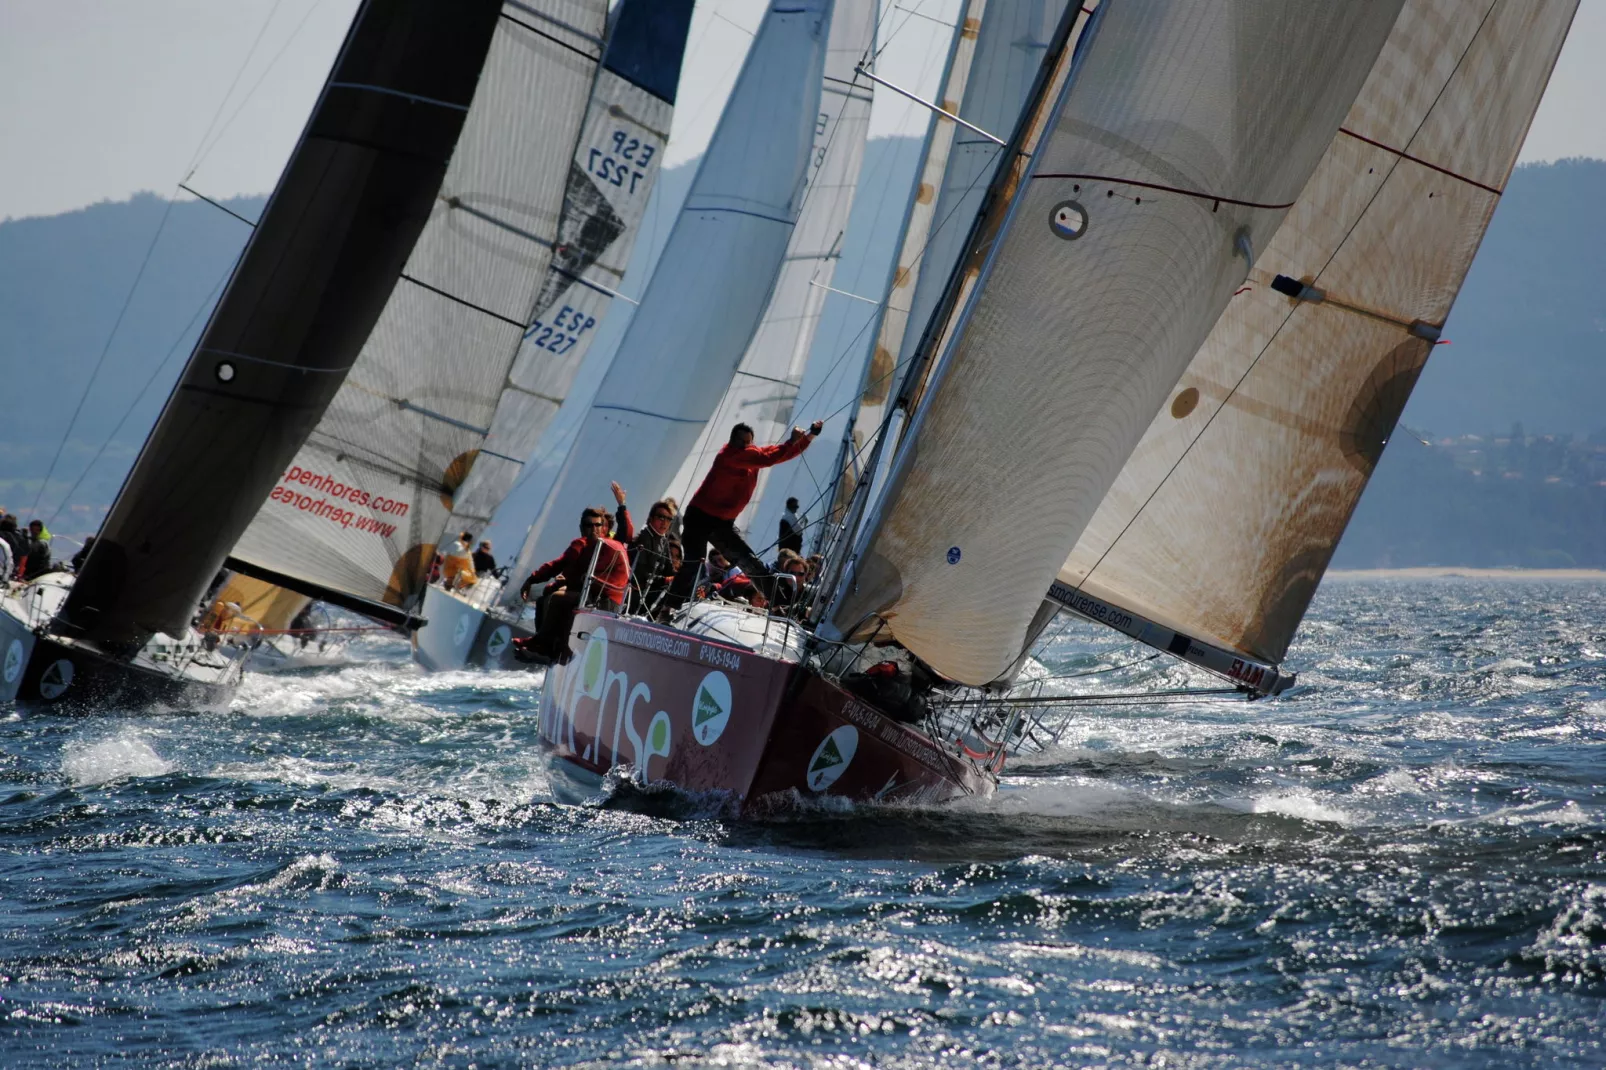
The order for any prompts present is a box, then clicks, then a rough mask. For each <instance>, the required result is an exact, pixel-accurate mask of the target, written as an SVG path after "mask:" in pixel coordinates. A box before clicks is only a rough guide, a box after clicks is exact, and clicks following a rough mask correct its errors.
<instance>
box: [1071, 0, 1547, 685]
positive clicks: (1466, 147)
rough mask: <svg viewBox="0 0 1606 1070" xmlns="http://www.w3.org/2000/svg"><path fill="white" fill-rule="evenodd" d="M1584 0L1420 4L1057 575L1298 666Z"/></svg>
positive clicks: (1400, 25) (1232, 645) (1218, 640)
mask: <svg viewBox="0 0 1606 1070" xmlns="http://www.w3.org/2000/svg"><path fill="white" fill-rule="evenodd" d="M1575 6H1576V5H1575V3H1574V2H1573V0H1543V2H1536V3H1521V2H1513V0H1493V2H1488V0H1477V2H1472V0H1408V2H1407V3H1406V5H1405V6H1404V9H1403V11H1402V13H1401V15H1400V18H1399V19H1398V21H1397V22H1396V24H1395V27H1394V30H1393V32H1392V33H1391V35H1390V38H1389V41H1388V42H1387V44H1386V45H1385V47H1384V50H1383V52H1382V54H1381V55H1380V57H1379V59H1378V62H1377V64H1376V66H1375V67H1374V69H1373V71H1372V72H1371V74H1370V76H1369V78H1368V81H1367V83H1366V86H1365V87H1364V88H1363V90H1362V91H1361V93H1360V95H1359V96H1358V97H1357V99H1356V101H1355V104H1354V106H1353V108H1352V109H1351V113H1350V115H1349V116H1347V117H1346V119H1345V121H1344V123H1343V124H1342V125H1341V127H1340V129H1339V131H1338V132H1337V134H1336V136H1335V137H1334V138H1333V140H1332V143H1331V145H1330V146H1329V147H1328V149H1327V152H1326V155H1325V156H1324V158H1323V160H1322V162H1321V163H1320V165H1318V167H1317V169H1316V171H1315V172H1314V174H1313V175H1312V177H1311V179H1310V181H1309V183H1308V184H1307V185H1306V188H1305V189H1304V190H1303V191H1302V193H1301V195H1300V198H1299V204H1298V205H1296V207H1295V208H1294V209H1293V210H1292V212H1291V213H1290V215H1289V217H1288V220H1287V221H1286V222H1285V223H1284V225H1283V227H1282V229H1280V230H1279V231H1278V233H1277V235H1276V236H1275V238H1274V239H1273V240H1272V242H1271V243H1270V244H1269V246H1268V247H1267V249H1266V251H1265V253H1264V255H1263V256H1262V257H1261V258H1260V261H1259V263H1258V264H1257V266H1256V268H1255V270H1254V272H1252V273H1251V276H1250V278H1249V279H1248V280H1247V289H1245V290H1244V292H1242V293H1240V294H1239V295H1237V296H1235V297H1234V299H1233V301H1232V302H1231V304H1230V305H1229V306H1228V309H1227V310H1226V312H1225V313H1224V314H1223V316H1222V318H1221V319H1220V321H1219V322H1218V323H1217V324H1216V325H1215V327H1214V328H1213V330H1212V331H1211V333H1210V335H1209V337H1208V338H1207V339H1206V341H1205V343H1204V345H1203V346H1202V347H1201V349H1200V350H1199V352H1198V353H1197V354H1196V355H1195V356H1194V358H1193V359H1192V361H1191V362H1190V364H1189V367H1188V369H1187V371H1186V372H1185V373H1184V375H1183V376H1182V378H1181V380H1180V381H1179V382H1178V383H1177V384H1176V386H1175V388H1174V390H1173V391H1172V394H1171V402H1170V404H1169V405H1168V406H1166V407H1163V408H1162V409H1161V411H1160V412H1159V414H1158V415H1156V416H1155V417H1154V420H1153V421H1152V423H1151V424H1150V426H1149V427H1148V429H1147V430H1146V432H1145V434H1144V436H1143V439H1142V441H1141V443H1140V444H1139V446H1138V448H1137V449H1136V450H1135V451H1134V453H1133V454H1132V457H1131V459H1130V460H1129V461H1128V463H1127V465H1126V466H1125V468H1123V470H1122V472H1121V474H1120V476H1119V477H1118V478H1117V480H1116V481H1115V483H1114V484H1113V485H1112V487H1111V489H1110V491H1109V493H1108V494H1107V495H1106V497H1105V499H1104V501H1103V502H1102V503H1101V504H1100V506H1099V509H1098V511H1097V513H1095V515H1094V518H1093V520H1092V521H1091V522H1090V523H1089V525H1088V527H1087V529H1086V530H1085V531H1084V532H1083V534H1082V536H1081V538H1080V539H1079V540H1078V542H1077V545H1076V547H1075V548H1074V550H1073V551H1072V553H1071V554H1070V555H1069V557H1068V559H1067V560H1066V562H1065V563H1064V565H1063V566H1062V568H1061V569H1060V571H1059V575H1058V578H1057V582H1058V583H1059V584H1060V585H1064V586H1068V587H1071V588H1074V589H1076V590H1078V591H1080V592H1083V593H1085V594H1087V595H1090V596H1093V597H1096V598H1100V599H1104V600H1106V601H1109V602H1111V603H1115V604H1119V605H1121V606H1123V607H1126V608H1127V609H1128V610H1130V611H1131V612H1133V613H1137V614H1141V615H1144V616H1147V617H1151V618H1154V619H1158V620H1163V621H1165V622H1167V623H1168V624H1170V625H1173V626H1175V627H1177V628H1178V629H1181V630H1184V631H1187V632H1189V633H1190V634H1194V635H1197V636H1200V637H1201V638H1202V639H1205V640H1208V641H1209V642H1212V643H1215V644H1217V645H1219V646H1221V647H1223V648H1225V649H1227V650H1231V651H1235V652H1237V653H1238V654H1240V655H1241V656H1244V657H1247V658H1255V659H1259V660H1260V661H1263V662H1267V663H1273V664H1275V663H1279V662H1281V661H1282V660H1283V658H1284V657H1285V656H1286V654H1287V651H1288V646H1289V643H1290V641H1291V640H1292V637H1293V635H1294V632H1295V630H1296V629H1297V627H1298V625H1299V623H1300V621H1301V620H1302V619H1303V616H1304V613H1305V610H1306V608H1307V607H1308V605H1309V602H1310V599H1311V597H1312V596H1313V595H1314V593H1315V590H1316V587H1317V584H1318V583H1319V582H1320V579H1321V576H1322V574H1323V572H1324V571H1325V570H1326V567H1327V563H1328V561H1329V560H1330V559H1331V556H1332V553H1333V550H1334V548H1335V547H1336V545H1337V543H1338V540H1339V537H1340V536H1341V535H1342V533H1343V530H1344V528H1345V526H1346V525H1347V523H1348V520H1349V517H1350V515H1351V514H1352V512H1353V510H1354V507H1355V505H1356V503H1357V502H1358V500H1359V497H1360V494H1361V491H1362V490H1363V489H1364V487H1365V486H1366V483H1367V480H1368V479H1369V478H1370V475H1371V473H1372V471H1373V469H1374V468H1375V466H1376V464H1377V462H1378V460H1379V458H1380V456H1381V454H1382V450H1383V446H1384V444H1385V443H1386V442H1387V440H1388V439H1389V437H1390V436H1391V435H1392V433H1393V431H1394V428H1395V426H1396V423H1397V421H1398V418H1399V414H1400V411H1401V410H1402V409H1403V407H1404V405H1405V402H1406V399H1407V398H1408V397H1409V394H1410V391H1411V389H1412V387H1413V386H1414V385H1415V382H1416V379H1417V377H1418V376H1419V375H1420V373H1421V369H1422V366H1423V365H1424V364H1425V362H1426V361H1427V360H1428V358H1429V356H1430V354H1431V353H1432V352H1433V348H1434V342H1435V341H1436V340H1437V339H1438V334H1439V328H1440V326H1441V325H1442V324H1443V323H1444V322H1445V320H1446V318H1447V316H1448V314H1449V311H1450V307H1451V304H1452V303H1453V301H1454V299H1455V295H1456V292H1457V290H1458V289H1459V287H1460V285H1461V281H1462V279H1463V278H1464V277H1465V274H1466V270H1467V268H1468V267H1469V265H1470V263H1471V260H1472V256H1473V253H1474V252H1475V251H1476V249H1477V246H1478V243H1479V241H1480V240H1481V238H1482V235H1483V232H1484V228H1485V227H1486V225H1487V223H1488V220H1489V218H1490V216H1491V215H1492V213H1493V211H1494V208H1495V205H1496V203H1497V201H1498V198H1499V194H1500V191H1501V189H1503V188H1504V185H1505V182H1506V179H1507V177H1508V176H1509V174H1510V170H1511V167H1512V166H1513V165H1514V163H1515V159H1516V156H1517V153H1518V150H1519V149H1520V146H1521V143H1522V139H1523V136H1524V134H1525V132H1526V130H1527V126H1528V123H1529V121H1530V120H1531V117H1532V114H1533V111H1534V109H1535V107H1536V106H1537V104H1538V101H1539V98H1540V96H1541V94H1542V92H1543V89H1544V86H1545V83H1546V81H1547V80H1548V77H1549V72H1550V70H1551V67H1552V65H1553V64H1554V61H1555V57H1556V54H1557V52H1558V51H1559V49H1560V46H1561V42H1562V40H1563V38H1564V37H1565V34H1566V30H1567V27H1568V25H1569V23H1570V21H1571V17H1572V14H1573V11H1574V9H1575Z"/></svg>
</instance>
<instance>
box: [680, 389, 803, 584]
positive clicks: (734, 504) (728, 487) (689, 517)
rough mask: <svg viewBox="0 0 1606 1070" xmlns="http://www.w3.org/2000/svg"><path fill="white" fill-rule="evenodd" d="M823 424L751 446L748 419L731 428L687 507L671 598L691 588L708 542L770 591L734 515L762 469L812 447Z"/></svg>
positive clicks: (767, 578) (739, 511) (766, 575)
mask: <svg viewBox="0 0 1606 1070" xmlns="http://www.w3.org/2000/svg"><path fill="white" fill-rule="evenodd" d="M822 426H823V421H820V420H815V421H814V422H813V423H812V424H810V425H809V429H808V430H807V431H805V430H803V429H802V428H801V427H794V428H792V434H791V437H789V438H788V439H787V440H786V441H785V442H779V443H776V444H775V445H773V446H755V445H753V429H752V428H751V427H748V426H747V425H746V424H737V425H736V426H735V427H733V428H731V437H730V441H729V442H728V443H726V444H725V445H724V446H722V447H720V450H719V453H717V454H715V455H714V464H713V467H712V468H710V469H709V470H708V475H707V476H705V477H703V482H702V485H701V486H699V487H698V488H697V493H696V494H693V495H692V499H691V503H690V504H689V505H687V506H686V519H685V526H684V531H685V536H684V538H683V539H682V540H681V542H682V546H683V548H684V550H685V554H686V563H685V564H683V565H681V567H680V572H679V573H678V574H677V575H676V576H675V584H674V587H673V588H672V589H671V592H670V600H671V602H672V603H675V604H678V603H679V602H681V601H684V600H685V598H686V596H687V595H689V594H690V593H691V589H692V586H693V584H695V583H696V582H697V572H698V569H700V568H701V567H702V564H703V560H704V558H705V557H707V555H708V546H709V544H710V543H712V544H713V545H714V546H715V547H717V548H718V549H720V550H722V551H724V553H725V556H726V557H728V558H730V559H731V560H732V561H733V562H735V563H736V564H737V565H739V566H741V569H742V571H743V572H744V573H746V574H747V576H748V578H750V579H751V580H752V581H753V582H754V583H755V584H756V585H757V586H758V589H759V590H760V591H762V592H764V594H765V597H769V596H770V594H771V591H770V586H769V581H770V570H769V569H767V568H765V567H764V563H763V562H762V561H760V560H759V559H758V558H757V557H756V556H755V555H754V554H753V551H752V548H751V547H749V546H748V545H747V543H746V541H744V540H743V539H742V537H741V535H740V534H738V533H737V531H736V518H737V517H739V516H741V515H742V510H743V509H746V508H747V503H748V502H749V501H751V500H752V497H753V491H754V490H755V489H756V488H757V487H758V473H759V471H760V470H761V469H764V468H770V467H772V466H774V465H777V464H781V463H783V462H785V461H790V460H791V459H792V458H793V457H796V456H797V455H798V454H800V453H802V452H803V451H804V450H806V449H808V448H809V444H810V443H812V442H813V441H814V439H815V438H816V437H817V436H818V435H819V433H820V428H821V427H822Z"/></svg>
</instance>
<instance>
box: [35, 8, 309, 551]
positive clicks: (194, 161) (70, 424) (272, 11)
mask: <svg viewBox="0 0 1606 1070" xmlns="http://www.w3.org/2000/svg"><path fill="white" fill-rule="evenodd" d="M283 2H284V0H274V4H273V6H272V7H271V8H269V9H268V14H267V17H266V18H264V19H263V20H262V25H261V26H259V27H258V28H257V32H256V36H255V37H254V38H252V40H251V47H250V48H249V49H247V50H246V54H245V60H244V62H242V63H241V64H240V66H239V68H238V69H237V70H236V71H235V74H234V80H233V81H231V82H230V83H229V88H228V90H227V91H226V92H224V94H223V97H222V99H220V100H219V101H218V106H217V110H216V111H214V112H213V113H212V119H211V121H210V122H209V123H207V126H206V131H205V132H204V133H203V134H202V135H201V142H200V144H199V145H197V146H196V150H195V154H194V155H193V156H191V158H190V163H189V166H188V167H187V169H186V172H185V175H184V181H185V182H187V181H189V179H190V178H191V176H193V175H194V174H195V169H196V168H197V167H199V166H200V163H201V160H202V159H203V158H204V155H205V151H210V150H206V149H205V145H206V139H207V137H208V136H209V135H210V134H211V133H212V130H213V128H215V127H216V126H217V120H218V116H220V115H222V114H223V109H224V107H225V106H227V104H228V101H229V97H230V96H231V95H233V93H234V90H235V89H236V88H237V87H238V86H239V84H240V79H241V77H242V76H243V75H244V73H245V70H246V68H247V67H249V66H250V63H251V57H252V56H254V55H255V54H256V51H257V49H258V48H259V47H261V44H262V37H263V35H264V34H265V33H267V30H268V26H269V24H271V23H272V22H273V18H274V16H275V15H276V14H277V13H278V11H279V7H280V5H282V4H283ZM317 2H318V0H314V6H316V4H317ZM310 13H311V9H310V8H309V9H308V14H310ZM305 22H306V18H305V16H303V18H302V23H305ZM299 29H300V27H299V26H298V27H297V30H298V31H299ZM291 36H292V37H294V33H292V34H291ZM288 44H289V42H288V41H286V45H288ZM283 52H284V50H283V49H282V48H281V49H280V55H283ZM277 59H278V57H277V56H276V57H275V58H274V61H275V62H277ZM271 67H272V63H270V64H269V68H271ZM263 73H264V75H265V74H266V73H267V72H266V71H264V72H263ZM257 85H258V86H259V85H261V79H260V78H259V79H258V80H257ZM254 92H256V86H253V87H252V89H251V91H250V92H248V93H247V94H246V96H245V100H249V99H250V96H251V93H254ZM241 103H242V106H243V104H244V101H243V100H242V102H241ZM235 114H236V115H238V114H239V111H238V109H236V111H235ZM229 122H233V117H232V116H231V117H230V120H229ZM227 127H228V123H225V124H224V129H227ZM219 136H220V137H221V136H222V135H221V131H220V132H219ZM213 144H214V145H215V144H216V142H215V141H214V142H213ZM203 150H205V151H203ZM179 185H180V187H182V186H183V182H180V183H179ZM197 196H199V195H198V194H197ZM174 203H175V199H174V198H173V197H169V198H167V204H166V206H165V207H164V208H163V209H162V218H161V220H160V221H159V222H158V223H157V224H156V233H155V234H153V235H151V242H150V245H149V246H147V247H146V249H145V255H144V257H143V258H142V259H141V260H140V264H139V270H137V271H136V272H135V273H134V281H133V282H132V283H130V284H129V287H128V294H127V296H125V297H124V298H123V304H122V307H121V308H120V309H118V311H117V318H116V319H115V320H113V321H112V328H111V330H110V331H109V332H108V333H107V335H106V343H105V344H104V345H103V346H101V350H100V355H99V356H98V357H96V359H95V366H94V368H93V369H92V370H91V371H90V373H89V378H88V379H87V380H85V382H84V389H83V391H82V392H81V393H80V394H79V395H78V403H77V405H76V406H74V408H73V414H72V418H71V419H69V420H68V421H67V426H66V428H65V429H64V430H63V431H62V433H61V441H60V442H59V443H57V445H56V450H55V453H54V454H52V456H51V458H50V467H49V468H48V469H47V470H46V472H45V478H44V480H43V481H42V482H41V483H40V484H39V493H38V494H37V495H35V496H34V501H33V509H32V510H31V511H32V512H34V513H37V512H38V511H39V503H40V502H41V501H43V500H44V496H45V491H46V490H47V489H48V488H49V486H50V480H51V477H52V476H54V475H55V473H56V466H57V465H58V464H60V462H61V455H62V453H63V452H64V451H65V450H66V448H67V443H68V441H70V440H71V437H72V432H73V428H74V427H75V426H76V425H77V423H78V418H79V416H81V415H82V414H83V410H84V404H85V403H86V402H87V401H88V400H89V394H90V392H91V391H92V390H93V389H94V385H95V382H96V380H98V379H99V378H100V371H101V368H102V367H104V366H105V364H106V357H107V355H108V354H109V353H110V352H111V347H112V343H113V342H115V341H116V339H117V332H118V330H119V329H120V328H121V327H122V324H123V320H124V318H125V317H126V316H127V315H128V310H129V308H130V306H132V305H133V303H134V295H135V294H136V293H137V292H138V291H139V284H140V281H141V280H142V279H143V278H144V277H145V270H146V268H148V267H149V266H150V262H151V256H152V255H153V254H154V253H155V252H156V246H157V244H158V243H159V242H160V241H161V240H162V234H163V233H164V232H165V231H166V229H167V223H168V219H169V218H170V217H171V216H172V214H173V205H174ZM231 214H232V213H231ZM219 285H220V286H221V283H220V284H219ZM213 292H214V294H215V293H216V289H214V291H213ZM190 323H191V325H193V324H194V319H193V318H192V319H191V321H190ZM188 331H189V327H185V332H186V333H188ZM176 344H177V343H175V345H176ZM171 356H172V353H171V351H169V353H168V355H167V356H166V357H164V358H163V359H162V362H161V365H158V370H159V369H160V367H161V366H164V365H165V364H166V363H167V361H168V359H170V358H171ZM153 374H154V373H153ZM146 386H147V388H148V387H149V383H147V384H146ZM143 395H144V391H141V393H140V396H141V397H142V396H143ZM134 404H137V399H136V402H134V403H131V404H130V405H129V407H128V409H127V410H125V411H124V413H123V417H122V419H121V420H120V421H119V422H118V424H117V427H118V430H121V429H122V426H123V424H124V423H125V422H127V420H128V415H129V413H131V412H132V411H133V409H134ZM116 433H117V432H116V431H113V432H112V437H115V436H116ZM110 444H111V437H108V438H107V440H106V441H105V442H103V443H102V444H101V446H100V448H99V449H98V450H97V451H96V452H95V457H94V459H93V460H91V461H90V462H89V463H90V465H93V464H94V463H95V461H98V460H99V459H100V457H101V456H102V455H103V454H104V453H105V452H106V447H107V446H109V445H110ZM88 471H89V470H88V468H86V469H85V470H84V471H83V472H82V473H80V474H79V476H78V479H77V480H76V481H75V482H74V483H73V485H72V488H71V489H70V490H69V491H68V492H67V495H66V496H64V497H63V498H62V500H61V501H60V502H59V503H57V505H56V509H55V512H53V513H51V515H50V517H51V520H52V521H54V520H55V518H56V517H57V516H58V515H60V513H61V510H62V509H63V508H65V507H66V504H67V502H68V501H70V500H71V496H72V494H73V492H74V491H76V490H77V489H78V487H79V485H80V484H82V483H83V480H84V476H85V475H87V474H88Z"/></svg>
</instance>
